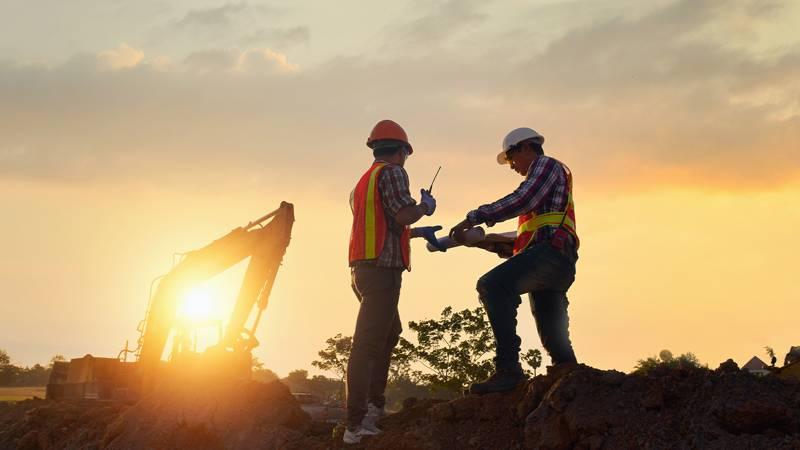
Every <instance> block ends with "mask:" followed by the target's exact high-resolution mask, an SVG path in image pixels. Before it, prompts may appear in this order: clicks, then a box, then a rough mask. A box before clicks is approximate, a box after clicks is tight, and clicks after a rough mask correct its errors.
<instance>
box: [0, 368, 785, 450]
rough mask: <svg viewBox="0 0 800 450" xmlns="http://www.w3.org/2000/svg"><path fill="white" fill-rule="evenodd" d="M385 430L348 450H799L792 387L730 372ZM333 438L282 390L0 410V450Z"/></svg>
mask: <svg viewBox="0 0 800 450" xmlns="http://www.w3.org/2000/svg"><path fill="white" fill-rule="evenodd" d="M381 426H382V427H383V429H384V431H385V432H384V434H382V435H380V436H376V437H372V438H369V439H365V440H364V442H363V443H362V444H361V445H358V446H354V447H353V448H376V449H445V448H447V449H450V448H485V449H505V448H507V449H516V448H541V449H561V448H564V449H566V448H585V449H601V448H602V449H606V448H607V449H617V448H656V449H659V448H670V449H674V448H678V449H680V448H718V449H723V448H725V449H728V448H753V449H763V448H770V449H780V448H787V449H789V448H793V449H798V448H800V384H799V383H798V382H797V380H781V379H779V378H777V377H774V376H767V377H755V376H753V375H750V374H748V373H746V372H742V371H739V370H738V369H737V368H736V367H735V366H733V367H732V366H726V367H725V368H720V369H718V370H716V371H710V370H706V369H682V370H660V371H655V372H654V373H651V374H649V375H625V374H623V373H621V372H616V371H602V370H597V369H593V368H590V367H586V366H577V367H573V368H566V369H560V370H558V371H551V372H550V373H548V374H547V375H543V376H538V377H536V378H534V379H533V380H531V381H529V382H528V383H526V384H525V385H522V386H520V387H519V388H518V389H517V390H516V391H514V392H511V393H506V394H492V395H486V396H483V397H478V396H468V397H464V398H460V399H457V400H453V401H450V402H444V401H437V400H422V401H419V402H417V403H416V404H415V405H413V406H409V407H408V408H405V409H404V410H403V411H401V412H399V413H397V414H393V415H390V416H388V417H386V418H385V419H384V420H383V421H382V422H381ZM319 430H322V431H319ZM315 433H316V434H315ZM319 433H324V434H319ZM336 434H337V433H334V438H333V439H332V438H331V434H330V433H326V429H325V427H317V426H313V427H312V424H311V423H310V420H309V418H308V416H306V415H305V414H304V413H303V412H302V411H301V410H300V409H299V407H298V406H297V404H296V403H295V402H294V399H293V398H292V397H291V395H290V394H289V392H288V390H287V389H286V388H285V387H284V386H283V385H281V384H280V383H272V384H268V385H264V384H259V383H254V382H252V383H242V384H240V385H237V386H227V387H225V386H223V385H220V386H216V387H213V388H210V389H209V388H208V387H206V388H205V390H202V389H200V388H199V386H188V385H187V386H179V387H172V388H171V389H169V390H168V391H162V392H160V393H157V395H154V396H150V397H148V398H146V399H143V400H142V401H141V402H139V403H138V404H136V405H134V406H126V405H121V404H108V403H87V402H83V403H80V402H79V403H68V402H46V401H43V400H31V401H27V402H21V403H19V404H16V405H7V406H0V449H11V448H20V449H50V448H97V449H103V448H109V449H134V448H153V449H178V448H197V449H249V448H298V449H300V448H303V449H305V448H320V449H322V448H341V447H342V444H341V437H340V436H337V435H336Z"/></svg>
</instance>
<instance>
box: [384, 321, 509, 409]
mask: <svg viewBox="0 0 800 450" xmlns="http://www.w3.org/2000/svg"><path fill="white" fill-rule="evenodd" d="M408 327H409V329H410V330H411V331H412V332H414V334H415V335H416V336H415V337H416V344H413V343H412V342H411V341H408V340H405V339H402V340H401V341H400V345H399V346H398V348H399V350H398V351H397V353H396V354H397V355H399V356H400V358H399V359H398V364H396V366H395V371H396V373H395V375H396V376H405V377H407V378H410V379H416V380H418V381H421V382H423V383H425V384H427V385H428V386H429V387H430V388H431V389H432V390H435V391H436V390H446V391H451V392H453V393H460V392H461V391H462V390H463V389H464V388H465V387H466V386H467V385H468V384H469V383H470V382H473V381H477V380H479V379H482V378H485V377H486V376H488V375H489V373H490V372H491V371H492V362H491V360H490V359H488V358H487V356H488V355H489V353H490V351H491V350H492V349H493V348H494V338H493V335H492V329H491V327H490V325H489V322H488V321H487V320H486V317H485V315H484V314H483V310H482V309H481V308H475V309H473V310H470V309H465V310H463V311H458V312H453V308H452V307H449V306H448V307H447V308H445V309H444V310H442V314H441V317H440V318H439V319H437V320H422V321H419V322H413V321H412V322H409V323H408ZM413 362H419V364H421V365H422V367H424V368H425V369H427V371H419V370H411V364H412V363H413Z"/></svg>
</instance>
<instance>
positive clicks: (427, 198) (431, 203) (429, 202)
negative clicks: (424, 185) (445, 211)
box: [419, 189, 436, 216]
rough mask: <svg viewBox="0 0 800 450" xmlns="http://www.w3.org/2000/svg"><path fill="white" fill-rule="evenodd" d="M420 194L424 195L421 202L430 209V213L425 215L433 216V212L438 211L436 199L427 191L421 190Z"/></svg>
mask: <svg viewBox="0 0 800 450" xmlns="http://www.w3.org/2000/svg"><path fill="white" fill-rule="evenodd" d="M419 193H420V195H422V197H421V198H420V201H419V202H420V203H422V204H424V205H425V206H427V207H428V212H426V213H425V215H427V216H432V215H433V212H434V211H436V199H435V198H433V196H432V195H431V193H430V192H428V191H426V190H425V189H420V190H419Z"/></svg>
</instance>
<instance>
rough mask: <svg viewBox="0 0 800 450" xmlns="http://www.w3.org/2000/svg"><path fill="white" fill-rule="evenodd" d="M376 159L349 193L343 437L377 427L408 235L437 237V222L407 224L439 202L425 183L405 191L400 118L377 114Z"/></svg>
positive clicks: (396, 330) (397, 327)
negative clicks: (354, 314)
mask: <svg viewBox="0 0 800 450" xmlns="http://www.w3.org/2000/svg"><path fill="white" fill-rule="evenodd" d="M367 146H368V147H369V148H371V149H372V154H373V156H374V158H375V159H374V161H373V162H372V165H371V166H370V167H369V169H367V171H366V172H365V173H364V175H363V176H362V177H361V178H360V179H359V181H358V184H357V185H356V187H355V190H354V191H353V193H352V194H351V197H350V202H351V203H350V206H351V208H352V211H353V227H352V231H351V234H350V257H349V259H350V267H351V273H352V287H353V292H355V294H356V298H357V299H358V300H359V302H360V307H359V310H358V319H357V320H356V329H355V333H354V334H353V347H352V349H351V352H350V360H349V361H348V364H347V429H346V431H345V433H344V442H345V443H357V442H359V441H360V440H361V437H362V436H365V435H373V434H378V433H380V430H379V429H378V428H377V427H376V425H375V424H376V422H377V420H378V419H379V418H380V417H381V415H382V414H383V408H384V404H385V398H384V395H383V394H384V390H385V388H386V380H387V378H388V374H389V361H390V357H391V354H392V350H393V349H394V347H395V346H396V345H397V342H398V341H399V338H400V332H401V331H402V325H401V322H400V315H399V313H398V309H397V305H398V301H399V299H400V284H401V279H402V275H403V271H405V270H407V269H409V267H410V266H409V264H410V263H409V256H410V255H409V253H410V245H409V241H410V239H411V238H413V237H423V238H425V239H426V240H427V241H428V242H430V243H431V244H434V243H435V245H438V240H437V239H436V236H435V232H436V231H438V230H440V229H441V228H442V227H441V226H436V227H419V228H413V229H411V228H410V227H409V225H411V224H413V223H415V222H417V221H418V220H420V219H421V218H422V217H423V216H425V215H428V216H430V215H432V214H433V212H434V211H435V210H436V200H435V199H434V198H433V196H432V195H431V194H430V192H428V191H426V190H424V189H422V190H421V192H420V193H421V196H422V197H421V200H420V202H419V203H417V201H416V200H414V199H413V198H412V197H411V194H410V193H409V182H408V174H407V173H406V171H405V169H404V168H403V165H404V164H405V161H406V158H408V156H409V155H411V154H412V153H413V151H414V149H413V147H412V146H411V144H410V143H409V141H408V136H407V135H406V132H405V131H404V130H403V128H402V127H400V125H398V124H397V123H395V122H393V121H391V120H382V121H380V122H378V123H377V124H376V125H375V127H374V128H373V129H372V132H371V133H370V135H369V138H367Z"/></svg>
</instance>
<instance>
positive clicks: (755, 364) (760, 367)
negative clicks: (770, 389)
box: [742, 356, 769, 375]
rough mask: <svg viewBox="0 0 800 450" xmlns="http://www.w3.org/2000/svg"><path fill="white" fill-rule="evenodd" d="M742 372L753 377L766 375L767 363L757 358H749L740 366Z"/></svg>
mask: <svg viewBox="0 0 800 450" xmlns="http://www.w3.org/2000/svg"><path fill="white" fill-rule="evenodd" d="M742 370H746V371H748V372H750V373H752V374H755V375H766V374H768V373H769V370H767V363H765V362H764V361H762V360H761V359H759V357H758V356H753V357H752V358H750V361H748V362H747V364H745V365H744V366H742Z"/></svg>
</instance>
